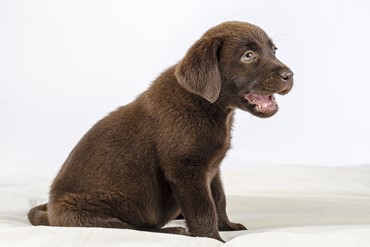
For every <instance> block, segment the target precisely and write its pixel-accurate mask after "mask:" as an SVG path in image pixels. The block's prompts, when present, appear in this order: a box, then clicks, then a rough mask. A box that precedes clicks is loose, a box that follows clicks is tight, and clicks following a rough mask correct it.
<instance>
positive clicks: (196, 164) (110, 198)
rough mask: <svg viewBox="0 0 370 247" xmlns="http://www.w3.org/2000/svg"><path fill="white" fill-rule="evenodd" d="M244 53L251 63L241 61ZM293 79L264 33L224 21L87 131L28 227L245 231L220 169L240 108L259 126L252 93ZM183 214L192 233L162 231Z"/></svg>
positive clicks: (279, 88)
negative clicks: (232, 217)
mask: <svg viewBox="0 0 370 247" xmlns="http://www.w3.org/2000/svg"><path fill="white" fill-rule="evenodd" d="M247 50H253V51H254V52H255V54H257V55H258V58H256V60H255V62H254V63H251V64H246V63H243V62H241V60H240V57H241V56H242V55H243V54H244V52H245V51H247ZM292 83H293V80H292V73H291V71H290V70H289V69H288V68H287V67H286V66H285V65H284V64H282V63H281V62H280V61H278V60H277V59H276V57H275V55H274V52H273V44H272V42H271V40H270V39H269V38H268V36H267V35H266V34H265V32H263V31H262V30H261V29H260V28H258V27H256V26H254V25H251V24H248V23H243V22H226V23H223V24H221V25H219V26H216V27H214V28H212V29H210V30H209V31H207V32H206V33H205V34H204V35H203V36H202V37H201V38H200V39H199V40H198V41H197V42H196V43H195V44H194V45H193V46H192V47H191V48H190V49H189V51H188V52H187V54H186V55H185V57H184V58H183V59H182V60H181V61H180V62H179V63H178V64H177V65H175V66H173V67H171V68H169V69H167V70H166V71H165V72H163V73H162V74H161V75H160V76H159V77H158V78H157V79H156V80H155V81H154V82H153V84H152V85H151V87H150V88H149V89H148V90H147V91H145V92H144V93H143V94H142V95H140V96H139V97H138V98H137V99H136V100H135V101H134V102H132V103H130V104H128V105H126V106H123V107H120V108H119V109H117V110H116V111H114V112H112V113H111V114H110V115H108V116H107V117H105V118H104V119H102V120H101V121H99V122H98V123H97V124H95V126H93V128H91V129H90V130H89V131H88V132H87V133H86V135H85V136H84V137H83V138H82V139H81V140H80V142H79V143H78V144H77V145H76V147H75V148H74V149H73V150H72V152H71V154H70V155H69V157H68V158H67V160H66V162H65V163H64V165H63V166H62V168H61V170H60V172H59V174H58V175H57V177H56V178H55V180H54V182H53V184H52V187H51V191H50V198H49V202H48V204H44V205H40V206H37V207H35V208H33V209H31V210H30V212H29V214H28V216H29V219H30V221H31V223H32V224H34V225H50V226H78V227H110V228H125V229H136V230H146V231H155V232H169V233H178V234H184V235H192V236H203V237H211V238H215V239H218V240H221V241H222V239H221V237H220V235H219V230H220V231H234V230H244V229H246V228H245V227H244V226H243V225H241V224H237V223H232V222H230V221H229V219H228V217H227V214H226V200H225V194H224V190H223V186H222V182H221V175H220V163H221V161H222V159H223V158H224V156H225V154H226V151H227V150H228V149H229V147H230V130H231V127H232V122H233V115H234V110H235V109H236V108H239V109H242V110H246V111H249V112H251V113H252V114H254V115H257V116H259V117H269V116H271V115H273V114H274V113H275V112H268V113H266V112H259V111H256V109H255V106H253V105H252V104H249V103H248V102H246V100H245V99H244V98H243V95H245V94H247V93H249V92H258V93H262V94H272V93H281V94H285V93H287V92H288V91H289V90H290V89H291V87H292ZM180 211H181V212H182V214H183V216H184V217H185V219H186V223H187V227H188V231H186V230H185V229H182V228H162V227H163V226H164V225H165V224H166V223H167V222H169V221H170V220H171V219H173V218H175V217H176V216H177V215H178V214H179V213H180Z"/></svg>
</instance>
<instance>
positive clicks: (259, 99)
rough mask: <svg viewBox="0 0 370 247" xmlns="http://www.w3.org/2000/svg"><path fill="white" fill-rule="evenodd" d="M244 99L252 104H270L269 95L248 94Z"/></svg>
mask: <svg viewBox="0 0 370 247" xmlns="http://www.w3.org/2000/svg"><path fill="white" fill-rule="evenodd" d="M245 98H246V99H247V100H249V101H250V102H252V103H262V104H263V103H267V104H270V103H271V98H270V96H269V95H260V94H248V95H246V96H245Z"/></svg>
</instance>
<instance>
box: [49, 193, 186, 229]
mask: <svg viewBox="0 0 370 247" xmlns="http://www.w3.org/2000/svg"><path fill="white" fill-rule="evenodd" d="M146 205H147V203H134V202H132V201H131V202H130V201H129V199H128V198H125V197H124V196H122V195H120V194H119V193H96V194H72V193H70V194H65V195H63V196H61V197H60V198H58V199H56V200H51V201H50V202H49V208H48V210H49V222H50V225H52V226H71V227H103V228H121V229H132V230H142V231H151V232H162V233H173V234H181V235H188V234H187V231H186V230H185V229H184V228H180V227H169V228H161V227H162V226H163V225H164V222H161V217H160V216H159V215H160V213H159V214H158V212H153V211H150V210H149V211H148V208H147V206H146Z"/></svg>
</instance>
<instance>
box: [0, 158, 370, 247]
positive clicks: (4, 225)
mask: <svg viewBox="0 0 370 247" xmlns="http://www.w3.org/2000/svg"><path fill="white" fill-rule="evenodd" d="M223 180H224V185H225V190H226V194H227V203H228V206H227V211H228V214H229V217H230V218H231V220H233V221H235V222H240V223H243V224H245V225H246V226H247V227H248V229H249V230H248V231H238V232H221V236H222V237H223V239H224V240H225V241H226V243H221V242H219V241H216V240H213V239H208V238H198V237H196V238H195V237H185V236H178V235H172V234H160V233H150V232H141V231H132V230H120V229H101V228H63V227H35V226H31V225H30V223H29V222H28V220H27V217H26V215H27V212H28V210H29V209H30V208H31V207H33V206H35V205H37V204H41V203H44V202H46V201H47V195H48V190H49V186H50V183H51V178H45V177H44V178H42V177H38V176H35V175H31V174H30V173H28V174H26V173H22V172H19V171H14V169H7V168H4V167H2V168H1V174H0V246H1V247H8V246H9V247H13V246H14V247H16V246H22V247H23V246H30V247H33V246H35V247H36V246H37V247H41V246H47V247H51V246H77V247H80V246H93V247H95V246H96V247H98V246H113V247H114V246H139V247H140V246H207V247H212V246H253V247H262V246H263V247H265V246H274V247H279V246H284V247H290V246H294V247H297V246H299V247H305V246H312V247H313V246H314V247H321V246H323V247H327V246H335V247H342V246H343V247H352V246H353V247H365V246H366V247H369V246H370V165H369V166H351V167H318V166H260V167H257V166H253V167H243V168H241V167H239V168H233V169H229V168H226V169H225V170H224V172H223ZM169 225H177V226H178V225H180V226H185V224H184V221H172V222H170V223H169Z"/></svg>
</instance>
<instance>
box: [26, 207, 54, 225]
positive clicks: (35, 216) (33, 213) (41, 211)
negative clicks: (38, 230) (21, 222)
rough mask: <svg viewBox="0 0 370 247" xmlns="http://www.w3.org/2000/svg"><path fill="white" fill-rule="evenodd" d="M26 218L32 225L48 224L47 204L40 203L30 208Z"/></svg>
mask: <svg viewBox="0 0 370 247" xmlns="http://www.w3.org/2000/svg"><path fill="white" fill-rule="evenodd" d="M27 216H28V219H29V221H30V222H31V224H32V225H34V226H39V225H42V226H48V225H49V218H48V204H47V203H45V204H42V205H39V206H36V207H34V208H32V209H31V210H30V211H29V212H28V215H27Z"/></svg>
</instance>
